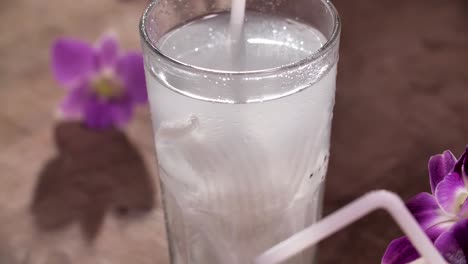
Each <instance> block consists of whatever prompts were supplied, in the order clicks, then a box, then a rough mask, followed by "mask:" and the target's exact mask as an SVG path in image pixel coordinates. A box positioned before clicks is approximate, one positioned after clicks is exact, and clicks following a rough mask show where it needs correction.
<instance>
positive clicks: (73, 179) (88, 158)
mask: <svg viewBox="0 0 468 264" xmlns="http://www.w3.org/2000/svg"><path fill="white" fill-rule="evenodd" d="M54 136H55V142H56V144H57V148H58V152H59V153H58V156H56V157H54V158H52V159H51V160H50V161H49V162H48V163H47V164H46V165H45V166H44V168H43V170H42V171H41V173H40V175H39V180H38V182H37V185H36V189H35V192H34V194H33V201H32V205H31V210H32V213H33V216H34V221H35V223H36V225H37V226H38V227H39V228H40V229H42V230H44V231H53V230H57V229H60V228H64V227H66V226H68V225H70V224H72V223H78V224H79V225H80V226H81V228H82V231H83V234H84V236H85V237H86V238H87V239H88V241H92V240H94V239H95V238H96V236H97V235H98V233H99V229H100V227H101V225H102V223H103V221H104V219H105V217H106V215H108V214H109V213H111V214H114V215H116V216H118V217H138V216H139V215H141V214H144V213H145V212H148V211H150V210H151V209H152V208H154V206H155V197H156V194H155V187H154V186H155V184H154V182H153V180H152V177H151V175H150V174H149V172H148V171H147V169H146V167H145V164H144V162H143V159H142V157H141V156H140V154H139V152H138V150H137V149H136V147H135V146H133V145H132V144H131V143H130V141H129V140H128V138H127V137H126V135H125V134H124V133H123V132H122V131H119V130H117V129H107V130H99V131H95V130H90V129H88V128H86V127H84V126H83V125H82V124H81V123H77V122H64V123H59V124H58V125H57V126H56V128H55V135H54Z"/></svg>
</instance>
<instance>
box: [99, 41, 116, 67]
mask: <svg viewBox="0 0 468 264" xmlns="http://www.w3.org/2000/svg"><path fill="white" fill-rule="evenodd" d="M97 52H98V54H97V56H98V58H99V66H101V67H110V66H112V65H114V64H115V63H116V62H117V59H118V56H119V42H118V41H117V38H116V36H115V35H114V34H108V35H105V36H104V37H103V38H102V39H101V40H100V41H99V43H98V48H97Z"/></svg>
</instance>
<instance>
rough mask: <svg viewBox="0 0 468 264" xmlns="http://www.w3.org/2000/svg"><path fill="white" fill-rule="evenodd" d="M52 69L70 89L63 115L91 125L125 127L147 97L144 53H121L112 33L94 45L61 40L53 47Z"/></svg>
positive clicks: (59, 80) (63, 105)
mask: <svg viewBox="0 0 468 264" xmlns="http://www.w3.org/2000/svg"><path fill="white" fill-rule="evenodd" d="M52 70H53V73H54V76H55V79H56V80H57V81H58V82H59V83H60V84H61V85H62V86H64V87H65V88H66V89H67V91H68V94H67V96H66V97H65V99H64V101H63V102H62V104H61V105H60V110H61V113H62V114H63V116H64V117H66V118H80V119H84V121H85V123H86V125H87V126H88V127H91V128H106V127H110V126H117V127H120V126H123V125H124V124H126V123H127V122H128V121H129V120H130V119H131V117H132V114H133V109H134V107H135V106H136V105H138V104H144V103H146V102H147V100H148V99H147V94H146V83H145V73H144V67H143V56H142V55H141V53H138V52H129V53H125V54H122V53H121V52H120V50H119V44H118V42H117V39H116V38H115V37H114V36H113V35H106V36H104V37H103V38H102V39H101V40H100V41H99V42H98V43H97V44H96V45H95V46H92V45H90V44H88V43H86V42H83V41H81V40H77V39H70V38H61V39H58V40H57V41H56V42H55V43H54V45H53V47H52Z"/></svg>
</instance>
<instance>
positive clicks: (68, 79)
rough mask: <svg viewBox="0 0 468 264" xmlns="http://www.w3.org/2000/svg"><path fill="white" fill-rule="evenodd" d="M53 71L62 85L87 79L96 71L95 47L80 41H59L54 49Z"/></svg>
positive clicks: (64, 39)
mask: <svg viewBox="0 0 468 264" xmlns="http://www.w3.org/2000/svg"><path fill="white" fill-rule="evenodd" d="M52 70H53V72H54V75H55V79H57V81H58V82H59V83H60V84H62V85H70V84H72V83H74V82H77V81H81V80H83V79H85V78H87V77H88V76H89V75H90V74H91V73H93V72H94V71H95V70H96V60H95V56H94V50H93V47H91V45H89V44H88V43H86V42H83V41H80V40H74V39H67V38H63V39H58V40H57V41H56V42H55V43H54V45H53V47H52Z"/></svg>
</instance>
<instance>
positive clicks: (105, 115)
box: [84, 96, 113, 129]
mask: <svg viewBox="0 0 468 264" xmlns="http://www.w3.org/2000/svg"><path fill="white" fill-rule="evenodd" d="M84 119H85V122H86V125H87V126H88V127H90V128H96V129H101V128H107V127H110V126H112V124H113V117H112V113H111V111H110V105H109V103H108V102H106V101H103V100H100V99H99V98H97V97H96V96H92V97H90V98H89V99H88V101H87V102H86V105H85V107H84Z"/></svg>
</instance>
